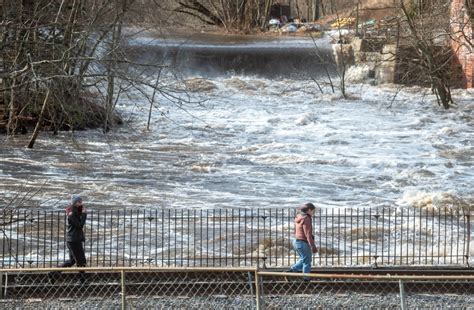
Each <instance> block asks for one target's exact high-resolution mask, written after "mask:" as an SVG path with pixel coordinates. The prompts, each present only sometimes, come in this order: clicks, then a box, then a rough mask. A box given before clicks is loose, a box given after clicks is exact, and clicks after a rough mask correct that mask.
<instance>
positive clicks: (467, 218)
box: [464, 213, 471, 267]
mask: <svg viewBox="0 0 474 310" xmlns="http://www.w3.org/2000/svg"><path fill="white" fill-rule="evenodd" d="M465 216H466V222H467V238H466V248H465V254H464V255H465V257H466V267H469V259H470V255H471V254H470V253H469V252H470V251H471V249H470V244H471V213H467V214H466V215H465Z"/></svg>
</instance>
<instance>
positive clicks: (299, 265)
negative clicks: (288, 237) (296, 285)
mask: <svg viewBox="0 0 474 310" xmlns="http://www.w3.org/2000/svg"><path fill="white" fill-rule="evenodd" d="M293 248H294V249H295V251H296V253H298V255H299V257H300V259H299V260H298V261H297V262H296V264H294V265H293V266H291V270H293V271H299V272H301V271H303V273H310V272H311V260H312V256H313V252H312V251H311V247H310V246H309V244H308V243H307V242H304V241H300V240H296V239H293Z"/></svg>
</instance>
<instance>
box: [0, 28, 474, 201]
mask: <svg viewBox="0 0 474 310" xmlns="http://www.w3.org/2000/svg"><path fill="white" fill-rule="evenodd" d="M318 42H319V43H320V46H321V48H322V49H323V52H324V53H323V54H324V59H326V60H327V59H330V55H331V52H330V47H329V43H328V40H327V39H325V38H323V39H319V40H318ZM319 43H318V44H319ZM130 45H131V46H135V47H137V46H138V47H139V48H136V49H135V50H134V53H135V57H137V53H143V54H138V55H144V56H143V57H146V58H153V57H158V56H159V57H165V56H166V55H167V54H170V55H172V58H173V62H174V63H177V64H179V66H180V69H181V72H183V76H182V78H183V79H185V80H187V81H188V82H187V85H188V86H191V88H188V92H187V93H185V94H183V93H181V94H180V97H181V98H183V96H184V97H186V96H188V95H189V100H190V102H185V101H183V100H181V101H180V102H176V101H174V102H173V101H170V100H167V99H166V98H165V97H164V96H163V95H160V96H159V97H158V99H157V101H158V102H159V108H158V109H154V110H153V112H152V118H151V120H152V122H151V127H150V130H149V131H147V130H145V127H146V122H147V117H148V103H147V102H146V101H145V100H144V99H142V97H141V96H139V94H138V93H137V92H134V91H130V92H128V94H127V97H123V98H122V99H121V100H120V101H119V104H118V107H117V109H118V111H119V112H120V114H121V115H122V116H123V118H124V119H125V120H126V124H125V125H124V126H121V127H119V128H117V129H116V130H113V131H111V132H109V133H108V134H107V135H104V134H103V133H102V132H101V131H100V130H87V131H81V132H74V133H72V132H61V133H60V134H59V135H57V136H53V135H52V134H51V133H48V132H42V133H41V134H40V136H39V138H38V140H37V142H36V144H35V148H34V149H32V150H29V149H26V148H25V145H26V144H27V141H28V139H29V135H25V136H22V135H17V136H15V137H10V138H8V139H7V138H6V136H1V137H0V145H1V147H0V155H1V157H0V189H1V194H0V205H15V206H33V207H41V208H43V209H61V208H63V207H64V205H65V204H66V203H67V201H68V197H69V196H70V194H72V193H79V194H81V195H83V196H84V200H85V203H86V205H88V206H89V207H90V208H95V209H104V208H114V209H115V208H147V209H154V208H176V209H181V208H205V209H215V208H228V207H235V208H273V207H275V208H278V207H293V206H297V205H299V204H301V203H304V202H308V201H311V202H313V203H315V204H316V205H318V206H320V207H323V208H324V207H372V206H373V207H377V206H393V207H400V206H409V207H415V208H424V207H427V208H431V207H433V208H441V207H451V206H459V205H470V206H471V207H472V205H473V202H474V190H473V184H474V169H473V164H474V156H473V155H474V146H473V142H474V100H473V93H472V90H470V91H469V90H454V99H455V101H456V103H457V107H455V108H453V109H450V110H447V111H446V110H444V109H442V108H441V107H439V106H438V105H437V103H436V98H435V97H434V95H432V94H431V93H430V91H429V90H428V89H424V88H421V87H404V88H401V89H400V88H398V87H397V86H396V85H379V86H374V85H372V84H371V81H370V80H366V79H364V73H365V71H364V70H365V69H364V68H352V69H350V70H349V72H348V75H349V79H348V81H349V85H348V89H347V92H348V94H349V95H350V98H349V99H343V98H342V96H341V94H340V92H339V91H338V90H337V89H336V90H335V92H333V91H332V88H331V87H330V86H329V84H328V82H329V81H328V79H327V77H326V73H323V71H322V69H321V61H315V62H312V60H311V59H314V57H313V56H314V55H313V56H312V54H311V53H310V52H309V50H310V48H314V43H313V42H312V41H311V40H310V39H303V38H299V39H295V38H290V39H282V38H277V39H267V40H264V41H251V42H247V41H245V42H240V41H239V42H233V43H232V44H229V43H228V42H227V43H226V44H222V42H221V43H219V42H217V43H216V42H215V41H206V43H204V44H203V43H202V42H193V41H179V40H174V41H173V40H168V41H167V40H148V38H146V37H142V38H139V39H136V40H134V41H132V42H131V43H130ZM173 48H174V49H175V50H174V52H173ZM176 48H179V51H181V52H180V53H176ZM183 51H184V52H183ZM186 51H187V53H186ZM223 51H225V52H223ZM231 51H232V52H233V53H240V54H241V55H245V57H242V58H240V59H239V61H238V62H236V63H234V64H233V65H232V66H234V67H229V66H230V65H229V62H228V61H222V60H223V59H226V57H231V56H232V55H230V54H229V53H230V52H231ZM264 51H266V52H265V53H266V55H267V56H266V58H258V55H259V54H262V53H264ZM193 53H194V54H193ZM223 53H224V54H223ZM189 55H193V56H192V57H191V56H189ZM196 55H199V57H201V58H198V57H197V56H196ZM226 55H227V56H226ZM255 55H256V56H255ZM166 57H169V55H168V56H166ZM202 57H206V59H208V61H203V60H202V59H203V58H202ZM262 59H265V61H263V60H262ZM318 70H319V71H318ZM295 72H297V73H298V75H295V74H294V73H295ZM266 73H267V74H266ZM331 74H332V75H333V74H334V72H332V73H331ZM202 78H204V79H202ZM312 78H315V79H317V80H319V82H320V86H321V89H320V88H319V87H318V86H317V84H316V82H314V81H313V79H312ZM163 81H164V82H163V83H167V84H168V85H170V84H172V83H178V82H173V80H171V79H169V80H166V78H163ZM181 84H182V83H181ZM150 93H151V90H150Z"/></svg>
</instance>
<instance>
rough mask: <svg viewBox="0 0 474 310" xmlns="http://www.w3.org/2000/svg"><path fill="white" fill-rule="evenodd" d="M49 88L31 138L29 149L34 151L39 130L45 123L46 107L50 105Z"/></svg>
mask: <svg viewBox="0 0 474 310" xmlns="http://www.w3.org/2000/svg"><path fill="white" fill-rule="evenodd" d="M49 92H50V91H49V88H48V89H47V90H46V96H45V97H44V101H43V106H42V107H41V112H40V115H39V116H38V121H37V122H36V126H35V130H34V131H33V135H32V136H31V139H30V143H28V148H29V149H32V148H33V145H34V144H35V141H36V138H38V135H39V130H40V127H41V123H42V122H43V116H44V110H45V109H46V105H47V104H48V99H49Z"/></svg>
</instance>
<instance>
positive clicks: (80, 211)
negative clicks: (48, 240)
mask: <svg viewBox="0 0 474 310" xmlns="http://www.w3.org/2000/svg"><path fill="white" fill-rule="evenodd" d="M66 214H67V236H66V242H67V248H68V250H69V259H68V260H67V261H65V262H64V263H63V264H61V265H60V267H71V266H73V265H74V264H77V267H85V266H86V256H85V254H84V246H83V244H82V243H83V242H84V241H85V238H84V231H83V228H84V225H85V224H86V218H87V213H86V209H85V208H84V206H83V205H82V198H81V197H80V196H78V195H73V196H72V198H71V206H70V207H68V208H67V209H66Z"/></svg>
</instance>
